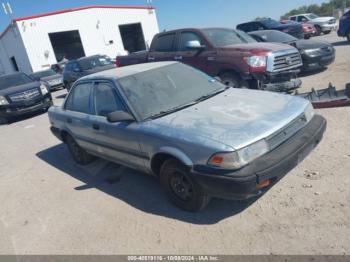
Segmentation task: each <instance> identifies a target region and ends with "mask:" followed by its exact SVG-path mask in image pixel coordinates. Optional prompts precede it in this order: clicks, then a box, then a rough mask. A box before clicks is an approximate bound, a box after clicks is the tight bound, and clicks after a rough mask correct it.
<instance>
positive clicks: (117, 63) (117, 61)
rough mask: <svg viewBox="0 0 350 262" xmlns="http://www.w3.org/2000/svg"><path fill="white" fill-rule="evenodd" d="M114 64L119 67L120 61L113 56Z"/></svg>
mask: <svg viewBox="0 0 350 262" xmlns="http://www.w3.org/2000/svg"><path fill="white" fill-rule="evenodd" d="M115 66H116V67H121V63H120V60H119V58H118V57H116V58H115Z"/></svg>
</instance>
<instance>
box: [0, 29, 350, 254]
mask: <svg viewBox="0 0 350 262" xmlns="http://www.w3.org/2000/svg"><path fill="white" fill-rule="evenodd" d="M321 38H323V39H326V40H328V41H330V42H333V43H335V45H336V49H337V58H336V62H335V64H333V65H331V66H330V67H329V68H328V70H326V71H323V72H320V73H318V74H313V75H308V76H305V77H303V83H304V84H303V88H302V89H303V90H304V91H306V90H310V89H311V88H312V87H315V88H324V87H326V86H327V85H328V82H332V83H334V84H335V85H337V87H338V88H343V87H344V85H345V83H346V82H350V74H349V73H350V56H349V52H350V45H348V44H347V43H346V42H343V41H342V39H340V38H337V37H336V35H335V33H333V34H332V35H329V36H324V37H320V39H321ZM62 94H64V91H58V92H55V93H54V96H55V97H58V98H56V100H55V102H56V103H60V102H61V101H62V98H59V97H62ZM317 112H318V113H320V114H322V115H323V116H325V117H326V118H327V120H328V129H327V131H326V134H325V137H324V139H323V141H322V142H321V143H320V145H319V146H318V148H317V149H316V150H315V151H314V152H313V153H312V154H311V155H310V156H309V157H308V158H307V159H306V160H304V161H303V162H302V163H301V164H300V165H299V166H298V167H297V168H295V169H294V170H293V171H291V172H290V173H289V174H288V175H287V176H285V177H284V178H283V179H282V180H281V181H280V182H279V183H278V184H277V185H275V186H274V187H273V188H272V189H271V190H270V191H269V192H267V194H265V195H264V196H263V197H261V198H260V199H258V200H257V201H251V202H247V203H244V202H233V201H224V200H214V201H212V202H211V204H210V205H209V206H208V208H207V209H206V210H204V211H203V212H200V213H196V214H192V213H186V212H183V211H180V210H178V209H177V208H175V207H173V206H172V205H171V204H169V202H168V201H167V199H166V197H165V195H164V194H163V192H162V190H161V188H160V185H159V183H158V182H157V181H156V180H155V179H153V178H151V177H149V176H146V175H144V174H141V173H138V172H135V171H133V170H130V169H127V168H124V167H120V166H117V165H115V164H111V163H108V162H105V161H102V160H99V161H97V162H96V163H94V164H92V165H90V166H88V167H79V166H76V165H75V164H74V163H73V162H72V159H71V157H70V156H69V154H68V151H67V149H66V147H65V146H64V145H62V144H61V143H60V142H59V141H58V140H57V139H56V138H55V137H54V136H53V135H51V133H50V131H49V122H48V118H47V115H46V114H41V115H36V116H31V117H28V118H26V119H22V120H21V121H18V122H15V123H12V124H10V125H7V126H1V127H0V134H1V135H0V144H1V152H0V159H1V162H0V170H1V171H0V203H1V204H0V254H135V253H136V254H169V253H171V254H174V253H175V254H180V253H181V254H290V255H291V254H313V255H315V254H350V221H349V217H350V209H349V202H350V192H349V188H350V176H349V175H350V174H349V170H350V150H349V149H350V140H349V134H350V118H349V115H350V107H348V108H334V109H326V110H318V111H317Z"/></svg>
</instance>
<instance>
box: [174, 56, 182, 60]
mask: <svg viewBox="0 0 350 262" xmlns="http://www.w3.org/2000/svg"><path fill="white" fill-rule="evenodd" d="M174 59H175V60H182V56H181V55H178V56H175V57H174Z"/></svg>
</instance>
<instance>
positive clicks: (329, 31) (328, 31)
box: [323, 30, 332, 35]
mask: <svg viewBox="0 0 350 262" xmlns="http://www.w3.org/2000/svg"><path fill="white" fill-rule="evenodd" d="M331 32H332V30H327V31H323V33H324V34H325V35H328V34H330V33H331Z"/></svg>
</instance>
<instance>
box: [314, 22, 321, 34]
mask: <svg viewBox="0 0 350 262" xmlns="http://www.w3.org/2000/svg"><path fill="white" fill-rule="evenodd" d="M315 28H316V33H315V35H316V36H320V35H321V34H322V28H321V27H320V26H319V25H315Z"/></svg>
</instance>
